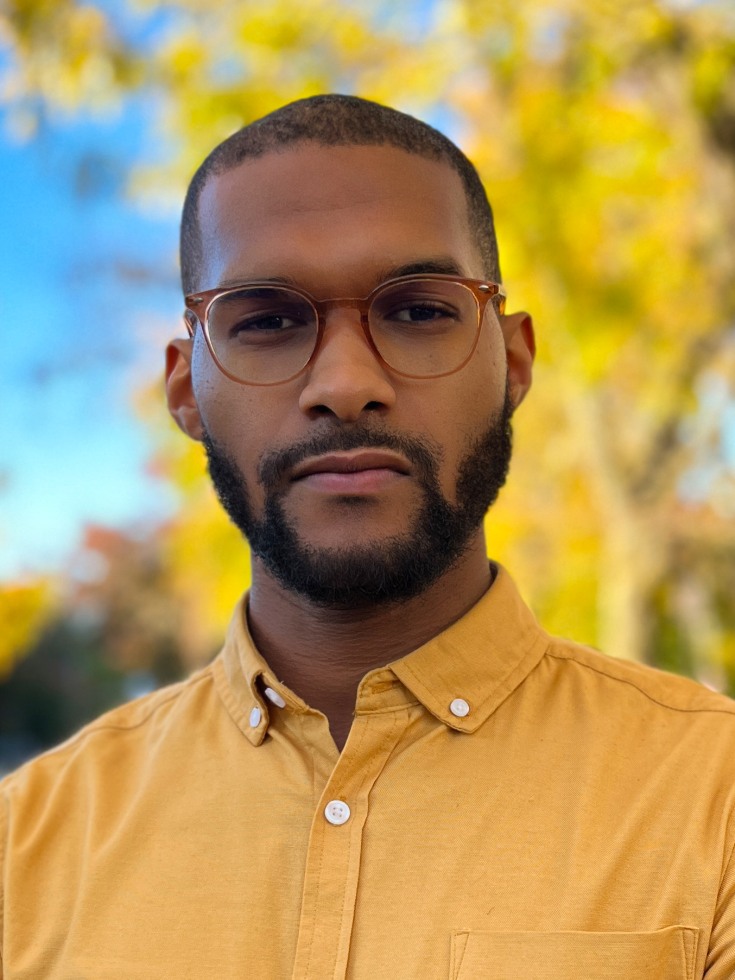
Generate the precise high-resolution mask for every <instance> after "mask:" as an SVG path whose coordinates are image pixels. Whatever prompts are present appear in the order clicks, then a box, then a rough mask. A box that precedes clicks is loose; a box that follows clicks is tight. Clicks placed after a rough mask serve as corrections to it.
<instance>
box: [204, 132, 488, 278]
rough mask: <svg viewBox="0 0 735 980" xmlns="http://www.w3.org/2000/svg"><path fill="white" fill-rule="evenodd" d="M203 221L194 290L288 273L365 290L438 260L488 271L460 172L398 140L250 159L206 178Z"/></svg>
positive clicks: (470, 271)
mask: <svg viewBox="0 0 735 980" xmlns="http://www.w3.org/2000/svg"><path fill="white" fill-rule="evenodd" d="M199 218H200V227H201V233H202V243H203V252H204V268H203V269H202V277H203V280H204V281H203V282H202V283H200V284H199V287H198V288H206V287H211V286H216V285H219V284H222V283H224V282H226V281H231V280H236V279H250V278H268V277H272V276H284V277H287V278H294V279H298V280H299V281H301V282H302V284H303V285H307V286H308V284H309V282H311V284H312V285H313V286H314V287H315V288H316V286H317V284H318V283H320V282H321V283H323V284H324V285H325V288H329V286H328V281H329V278H330V277H331V279H332V281H333V282H334V280H335V279H339V285H341V288H343V289H347V288H348V283H350V282H352V283H353V285H352V287H351V288H353V289H358V288H360V289H365V288H366V285H368V286H369V285H370V282H369V280H374V279H376V278H378V279H379V277H380V275H381V272H382V271H383V270H384V269H391V268H396V267H399V266H402V265H407V264H411V263H420V262H422V261H426V260H436V259H437V258H442V259H447V260H451V261H452V262H453V263H454V264H455V265H456V266H457V268H458V270H459V271H461V272H462V273H463V274H465V275H469V276H478V277H479V276H481V275H482V263H481V260H480V256H479V252H478V249H477V246H476V243H475V241H474V239H473V236H472V234H471V232H470V227H469V220H468V212H467V201H466V197H465V194H464V188H463V185H462V181H461V179H460V177H459V175H458V174H457V172H456V171H455V170H454V169H453V168H452V167H451V166H450V165H449V164H448V163H445V162H444V161H437V160H429V159H425V158H424V157H420V156H417V155H415V154H412V153H408V152H406V151H404V150H400V149H397V148H395V147H388V146H335V147H331V146H330V147H324V146H320V145H316V144H310V143H307V144H300V145H297V146H294V147H289V148H288V149H286V150H283V151H278V152H271V153H267V154H265V155H263V156H261V157H257V158H255V159H252V160H246V161H245V162H244V163H242V164H240V165H239V166H237V167H235V168H233V169H232V170H229V171H227V172H226V173H223V174H220V175H218V176H215V177H212V178H210V180H209V181H208V182H207V184H206V185H205V187H204V190H203V192H202V195H201V199H200V206H199ZM305 280H306V281H305ZM374 284H375V283H374V282H372V285H374ZM337 285H338V284H337V283H335V287H336V286H337Z"/></svg>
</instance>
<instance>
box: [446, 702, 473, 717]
mask: <svg viewBox="0 0 735 980" xmlns="http://www.w3.org/2000/svg"><path fill="white" fill-rule="evenodd" d="M449 710H450V711H451V712H452V714H453V715H455V716H456V717H457V718H466V717H467V715H468V714H469V713H470V706H469V705H468V704H467V702H466V701H465V699H464V698H455V699H454V701H452V703H451V704H450V705H449Z"/></svg>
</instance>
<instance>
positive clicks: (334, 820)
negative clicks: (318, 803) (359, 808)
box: [324, 800, 350, 827]
mask: <svg viewBox="0 0 735 980" xmlns="http://www.w3.org/2000/svg"><path fill="white" fill-rule="evenodd" d="M324 816H325V817H326V818H327V820H328V821H329V822H330V823H331V824H334V826H335V827H339V826H340V824H343V823H347V821H348V820H349V819H350V808H349V807H348V806H347V804H346V803H345V802H344V800H330V801H329V803H327V805H326V806H325V807H324Z"/></svg>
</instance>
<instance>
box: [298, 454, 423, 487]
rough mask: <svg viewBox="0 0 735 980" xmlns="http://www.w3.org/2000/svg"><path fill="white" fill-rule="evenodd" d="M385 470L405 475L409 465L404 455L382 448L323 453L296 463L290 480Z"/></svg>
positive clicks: (409, 468)
mask: <svg viewBox="0 0 735 980" xmlns="http://www.w3.org/2000/svg"><path fill="white" fill-rule="evenodd" d="M366 470H370V471H375V470H378V471H381V470H383V471H385V470H388V471H390V472H392V473H397V474H401V475H402V476H407V475H408V474H409V473H410V472H411V466H410V464H409V463H408V460H406V458H405V457H403V456H401V455H399V454H398V453H393V452H390V451H388V450H384V449H359V450H356V451H353V452H340V453H325V454H324V455H323V456H313V457H312V458H310V459H306V460H304V462H303V463H299V464H297V465H296V466H295V467H294V468H293V471H292V473H291V479H292V480H303V479H304V478H305V477H308V476H315V475H317V474H320V473H342V474H350V473H363V472H365V471H366Z"/></svg>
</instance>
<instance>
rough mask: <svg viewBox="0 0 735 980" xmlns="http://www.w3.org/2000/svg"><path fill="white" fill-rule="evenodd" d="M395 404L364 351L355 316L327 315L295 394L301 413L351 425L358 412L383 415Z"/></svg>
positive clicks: (387, 382) (380, 370)
mask: <svg viewBox="0 0 735 980" xmlns="http://www.w3.org/2000/svg"><path fill="white" fill-rule="evenodd" d="M395 398H396V394H395V390H394V388H393V382H392V380H391V378H390V377H389V375H388V374H387V373H386V370H385V368H384V367H383V365H382V364H381V362H380V361H379V360H378V358H377V357H376V355H375V353H374V351H373V350H372V348H371V347H370V344H369V342H368V339H367V337H366V335H365V332H364V331H363V329H362V325H361V323H360V318H359V315H358V314H357V312H356V311H354V310H353V311H348V310H346V309H335V310H333V311H331V312H330V314H329V316H328V317H327V323H326V326H325V330H324V335H323V337H322V342H321V346H320V347H319V350H318V351H317V353H316V357H315V358H314V360H313V361H312V363H311V365H310V366H309V370H308V372H307V375H306V383H305V385H304V387H303V388H302V390H301V395H300V397H299V407H300V408H301V410H302V412H304V413H305V414H307V415H311V416H317V415H333V416H334V417H335V418H338V419H339V420H340V421H343V422H356V421H357V420H358V419H359V418H360V417H361V415H362V414H363V413H364V412H379V413H385V412H386V411H387V410H388V409H389V408H391V407H392V405H393V404H394V403H395Z"/></svg>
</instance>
